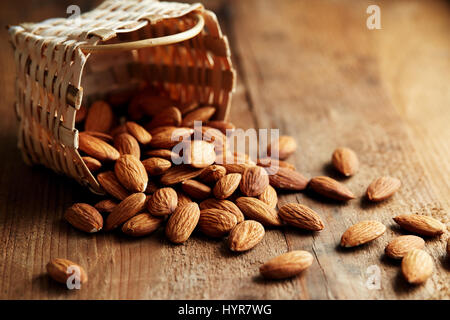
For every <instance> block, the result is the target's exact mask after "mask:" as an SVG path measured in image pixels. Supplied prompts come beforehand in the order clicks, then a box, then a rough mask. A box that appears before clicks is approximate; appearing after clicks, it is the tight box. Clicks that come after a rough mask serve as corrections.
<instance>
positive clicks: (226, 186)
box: [213, 173, 242, 200]
mask: <svg viewBox="0 0 450 320" xmlns="http://www.w3.org/2000/svg"><path fill="white" fill-rule="evenodd" d="M241 177H242V175H240V174H239V173H230V174H227V175H225V176H224V177H222V178H220V180H219V181H217V183H216V185H215V186H214V189H213V193H214V196H215V197H216V198H217V199H221V200H223V199H226V198H228V197H229V196H231V195H232V194H233V193H234V191H235V190H236V189H237V188H238V187H239V183H240V182H241Z"/></svg>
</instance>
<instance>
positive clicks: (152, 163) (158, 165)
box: [142, 157, 172, 176]
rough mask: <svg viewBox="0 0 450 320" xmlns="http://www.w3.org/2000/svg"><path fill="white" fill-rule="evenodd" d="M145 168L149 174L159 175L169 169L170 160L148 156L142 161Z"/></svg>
mask: <svg viewBox="0 0 450 320" xmlns="http://www.w3.org/2000/svg"><path fill="white" fill-rule="evenodd" d="M142 164H143V165H144V167H145V170H146V171H147V173H148V174H149V175H150V176H159V175H161V174H163V173H164V172H166V171H167V170H169V168H170V167H171V166H172V162H170V161H169V160H166V159H163V158H156V157H155V158H148V159H145V160H143V161H142Z"/></svg>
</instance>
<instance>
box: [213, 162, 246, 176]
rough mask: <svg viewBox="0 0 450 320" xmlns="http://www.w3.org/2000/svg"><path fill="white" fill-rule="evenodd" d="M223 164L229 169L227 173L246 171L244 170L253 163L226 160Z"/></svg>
mask: <svg viewBox="0 0 450 320" xmlns="http://www.w3.org/2000/svg"><path fill="white" fill-rule="evenodd" d="M220 163H221V164H222V166H223V167H224V168H225V169H226V170H227V173H240V174H242V173H244V170H245V169H247V168H250V167H253V165H250V164H247V163H226V162H224V161H222V162H220Z"/></svg>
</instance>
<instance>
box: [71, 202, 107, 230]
mask: <svg viewBox="0 0 450 320" xmlns="http://www.w3.org/2000/svg"><path fill="white" fill-rule="evenodd" d="M64 218H65V219H66V220H67V221H68V222H69V223H70V224H71V225H72V226H74V227H75V228H77V229H79V230H81V231H84V232H89V233H94V232H97V231H99V230H101V229H102V227H103V217H102V215H101V214H100V213H99V212H98V210H97V209H95V208H94V207H93V206H91V205H89V204H86V203H75V204H74V205H72V206H71V207H69V208H67V210H66V212H65V213H64Z"/></svg>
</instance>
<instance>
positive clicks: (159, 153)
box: [145, 149, 180, 161]
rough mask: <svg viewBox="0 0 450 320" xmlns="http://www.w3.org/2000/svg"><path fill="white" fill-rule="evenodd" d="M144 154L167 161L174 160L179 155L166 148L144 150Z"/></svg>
mask: <svg viewBox="0 0 450 320" xmlns="http://www.w3.org/2000/svg"><path fill="white" fill-rule="evenodd" d="M145 154H146V155H147V156H149V157H155V158H162V159H165V160H169V161H175V160H177V159H178V158H179V157H180V156H179V155H178V154H176V153H175V152H173V151H172V150H167V149H154V150H148V151H147V152H145Z"/></svg>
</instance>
